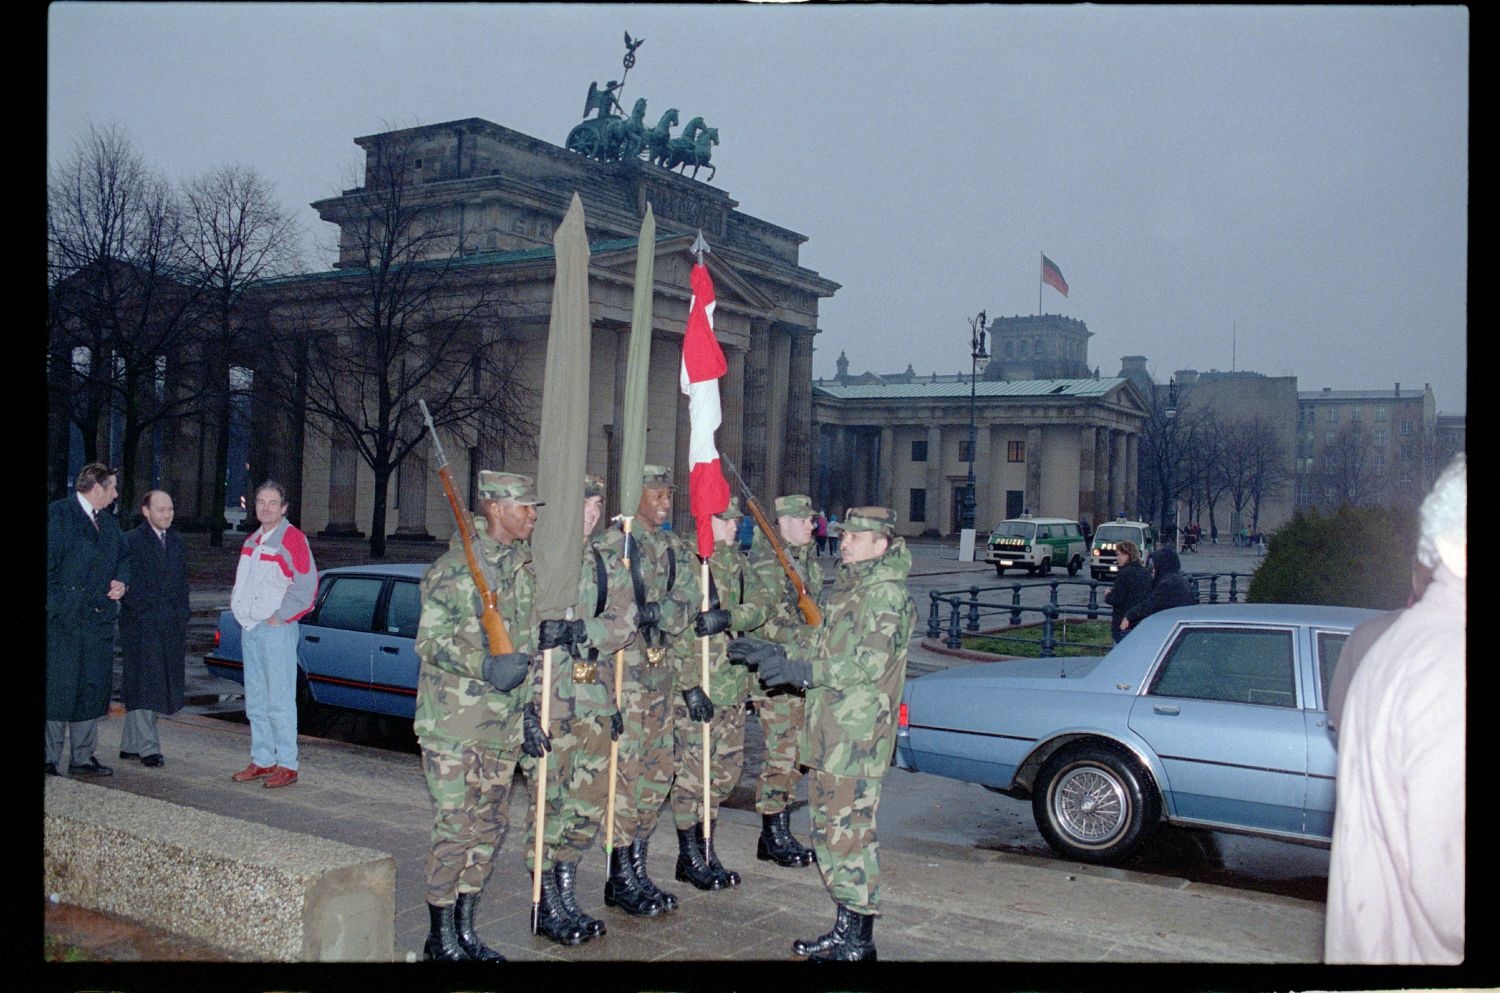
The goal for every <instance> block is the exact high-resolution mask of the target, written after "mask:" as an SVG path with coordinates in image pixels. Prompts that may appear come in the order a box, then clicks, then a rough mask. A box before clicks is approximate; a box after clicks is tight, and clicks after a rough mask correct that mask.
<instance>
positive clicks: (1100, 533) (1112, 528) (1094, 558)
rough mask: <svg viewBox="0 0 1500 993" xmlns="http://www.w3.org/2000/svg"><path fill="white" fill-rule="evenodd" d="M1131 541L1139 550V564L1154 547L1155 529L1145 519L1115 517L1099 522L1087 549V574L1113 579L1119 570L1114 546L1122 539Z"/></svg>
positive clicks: (1117, 556)
mask: <svg viewBox="0 0 1500 993" xmlns="http://www.w3.org/2000/svg"><path fill="white" fill-rule="evenodd" d="M1127 540H1128V541H1133V542H1135V544H1136V547H1137V548H1139V549H1140V550H1141V564H1142V565H1144V564H1145V562H1146V556H1148V555H1150V554H1151V552H1152V550H1153V549H1155V548H1156V529H1155V528H1153V527H1152V526H1151V525H1150V524H1147V523H1146V522H1145V521H1127V520H1126V519H1125V518H1123V517H1121V518H1117V519H1116V520H1113V521H1110V522H1109V523H1108V524H1101V525H1099V527H1098V528H1097V529H1096V530H1095V531H1094V544H1093V547H1092V548H1091V549H1089V574H1090V575H1091V576H1093V577H1094V578H1095V579H1109V580H1113V579H1114V578H1115V576H1116V575H1117V574H1118V573H1119V571H1120V562H1119V558H1120V557H1119V554H1118V553H1117V552H1116V551H1115V546H1116V545H1118V544H1119V543H1120V542H1122V541H1127Z"/></svg>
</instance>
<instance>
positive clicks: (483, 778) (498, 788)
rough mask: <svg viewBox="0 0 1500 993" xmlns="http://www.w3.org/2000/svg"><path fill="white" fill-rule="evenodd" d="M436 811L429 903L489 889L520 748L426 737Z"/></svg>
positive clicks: (426, 761)
mask: <svg viewBox="0 0 1500 993" xmlns="http://www.w3.org/2000/svg"><path fill="white" fill-rule="evenodd" d="M421 745H422V771H423V772H424V773H425V774H426V776H427V790H428V792H429V793H431V794H432V802H433V806H434V807H435V808H436V814H435V816H434V819H433V824H432V845H431V847H430V848H429V849H428V852H427V902H428V903H430V904H433V905H434V906H440V907H441V906H447V905H449V904H451V903H453V902H454V901H455V900H457V899H458V895H459V894H460V893H478V892H479V891H480V890H482V889H484V884H485V881H486V880H488V879H489V877H490V869H491V867H492V866H493V864H494V861H495V853H496V852H498V851H499V850H500V846H501V845H502V844H503V843H504V841H505V832H506V829H507V828H509V826H510V820H509V817H508V815H507V806H508V804H509V802H510V786H511V781H512V779H513V777H514V775H515V770H516V760H517V758H518V757H519V755H520V749H519V746H516V747H514V748H507V749H497V748H496V747H495V746H494V745H488V744H480V743H478V742H473V741H463V742H459V741H447V740H444V739H440V738H424V739H421Z"/></svg>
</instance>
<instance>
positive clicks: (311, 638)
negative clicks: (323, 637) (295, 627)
mask: <svg viewBox="0 0 1500 993" xmlns="http://www.w3.org/2000/svg"><path fill="white" fill-rule="evenodd" d="M302 640H303V641H310V642H312V643H313V644H314V645H316V644H317V643H318V636H317V635H315V634H310V635H307V636H306V637H305V638H303V639H302Z"/></svg>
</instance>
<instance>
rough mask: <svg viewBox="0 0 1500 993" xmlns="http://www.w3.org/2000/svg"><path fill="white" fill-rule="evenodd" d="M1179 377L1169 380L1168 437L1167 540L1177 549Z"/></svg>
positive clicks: (1170, 545)
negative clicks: (1176, 429)
mask: <svg viewBox="0 0 1500 993" xmlns="http://www.w3.org/2000/svg"><path fill="white" fill-rule="evenodd" d="M1176 419H1177V377H1176V376H1173V377H1172V378H1171V379H1169V380H1167V436H1168V440H1169V442H1170V448H1169V449H1168V451H1167V454H1168V456H1169V457H1168V459H1167V492H1166V493H1165V494H1163V496H1165V497H1166V498H1167V519H1166V522H1165V523H1166V530H1167V534H1166V538H1167V542H1168V545H1169V547H1171V548H1173V549H1176V548H1177V432H1176V431H1175V430H1174V428H1175V427H1176V424H1175V423H1174V422H1175V421H1176Z"/></svg>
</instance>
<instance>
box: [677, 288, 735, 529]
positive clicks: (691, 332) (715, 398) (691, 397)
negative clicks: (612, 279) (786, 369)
mask: <svg viewBox="0 0 1500 993" xmlns="http://www.w3.org/2000/svg"><path fill="white" fill-rule="evenodd" d="M692 284H693V301H692V304H691V305H690V307H689V310H688V320H687V330H686V331H685V332H684V333H683V336H682V374H681V376H680V381H681V386H682V392H683V393H686V394H687V396H688V422H689V424H690V425H691V433H690V436H689V441H688V464H689V465H690V466H691V470H690V473H689V476H688V505H689V507H691V509H692V512H693V519H694V520H695V521H697V524H698V554H699V555H701V556H703V557H704V558H708V557H709V556H710V555H712V554H713V552H714V531H713V525H712V524H710V523H709V520H710V518H712V517H713V515H715V514H717V513H720V512H721V511H723V510H725V509H726V508H727V507H728V506H729V483H728V481H727V480H725V479H724V473H723V471H722V470H721V469H720V468H719V449H718V446H717V445H715V444H714V432H715V431H716V430H718V427H719V423H720V421H721V420H722V419H723V417H722V413H721V411H720V407H719V377H721V376H723V375H724V374H725V373H726V372H728V371H729V363H728V362H726V361H725V360H724V350H723V349H722V348H720V347H719V340H718V339H717V338H715V337H714V281H713V279H712V277H710V276H709V274H708V267H707V266H705V265H703V263H702V262H699V263H697V264H695V265H694V266H693V273H692Z"/></svg>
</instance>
